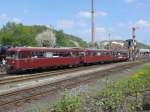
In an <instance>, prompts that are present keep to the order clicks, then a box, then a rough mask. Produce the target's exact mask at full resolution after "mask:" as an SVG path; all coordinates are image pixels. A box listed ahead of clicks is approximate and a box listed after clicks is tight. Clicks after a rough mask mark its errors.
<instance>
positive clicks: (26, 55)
mask: <svg viewBox="0 0 150 112" xmlns="http://www.w3.org/2000/svg"><path fill="white" fill-rule="evenodd" d="M29 57H30V55H29V52H19V59H24V58H29Z"/></svg>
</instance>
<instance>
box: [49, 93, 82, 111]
mask: <svg viewBox="0 0 150 112" xmlns="http://www.w3.org/2000/svg"><path fill="white" fill-rule="evenodd" d="M80 106H81V100H80V97H79V96H71V95H69V93H68V91H65V93H64V95H63V97H62V99H61V100H60V101H59V102H57V103H56V104H54V105H53V110H52V111H51V112H79V110H80Z"/></svg>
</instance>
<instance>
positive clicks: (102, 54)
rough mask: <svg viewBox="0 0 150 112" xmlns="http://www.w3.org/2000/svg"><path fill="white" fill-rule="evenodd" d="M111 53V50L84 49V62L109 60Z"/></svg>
mask: <svg viewBox="0 0 150 112" xmlns="http://www.w3.org/2000/svg"><path fill="white" fill-rule="evenodd" d="M111 61H113V55H112V51H111V50H94V49H87V50H85V56H84V63H87V64H88V63H97V62H111Z"/></svg>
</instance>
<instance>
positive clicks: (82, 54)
mask: <svg viewBox="0 0 150 112" xmlns="http://www.w3.org/2000/svg"><path fill="white" fill-rule="evenodd" d="M88 53H90V52H88ZM88 53H87V54H88ZM79 55H80V56H85V52H80V53H79Z"/></svg>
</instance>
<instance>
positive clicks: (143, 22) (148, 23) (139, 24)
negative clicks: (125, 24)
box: [134, 19, 150, 28]
mask: <svg viewBox="0 0 150 112" xmlns="http://www.w3.org/2000/svg"><path fill="white" fill-rule="evenodd" d="M134 26H135V27H139V28H150V21H146V20H143V19H140V20H138V21H137V22H135V24H134Z"/></svg>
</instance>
